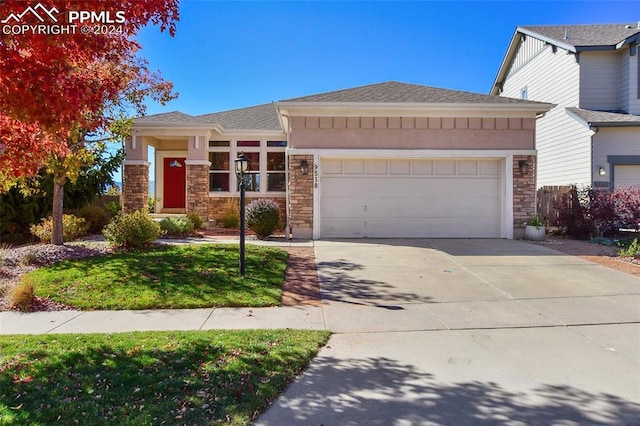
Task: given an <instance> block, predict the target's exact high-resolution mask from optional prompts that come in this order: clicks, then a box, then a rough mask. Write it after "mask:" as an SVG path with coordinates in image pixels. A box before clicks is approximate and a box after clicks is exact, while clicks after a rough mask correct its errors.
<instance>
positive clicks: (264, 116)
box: [196, 104, 282, 131]
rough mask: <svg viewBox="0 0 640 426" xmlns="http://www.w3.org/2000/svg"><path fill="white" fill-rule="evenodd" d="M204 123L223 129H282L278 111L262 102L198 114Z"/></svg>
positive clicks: (271, 105)
mask: <svg viewBox="0 0 640 426" xmlns="http://www.w3.org/2000/svg"><path fill="white" fill-rule="evenodd" d="M196 118H198V119H199V120H203V121H204V122H205V123H215V124H219V125H221V126H222V127H223V128H225V129H238V130H240V129H241V130H277V131H282V127H281V126H280V120H279V119H278V112H277V111H276V107H275V106H274V105H273V104H263V105H257V106H252V107H248V108H241V109H234V110H231V111H221V112H214V113H212V114H205V115H199V116H198V117H196Z"/></svg>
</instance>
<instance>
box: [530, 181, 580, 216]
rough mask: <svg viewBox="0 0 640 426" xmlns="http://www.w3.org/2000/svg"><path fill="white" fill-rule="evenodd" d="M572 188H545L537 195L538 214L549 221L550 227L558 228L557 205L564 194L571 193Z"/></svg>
mask: <svg viewBox="0 0 640 426" xmlns="http://www.w3.org/2000/svg"><path fill="white" fill-rule="evenodd" d="M571 188H572V187H571V186H568V185H565V186H543V187H541V188H540V189H538V193H537V197H536V199H537V212H538V215H539V216H542V217H544V218H546V219H547V221H548V225H549V226H558V216H559V214H558V209H557V208H556V206H557V203H558V202H559V201H560V199H561V198H562V195H563V194H567V193H569V192H570V191H571Z"/></svg>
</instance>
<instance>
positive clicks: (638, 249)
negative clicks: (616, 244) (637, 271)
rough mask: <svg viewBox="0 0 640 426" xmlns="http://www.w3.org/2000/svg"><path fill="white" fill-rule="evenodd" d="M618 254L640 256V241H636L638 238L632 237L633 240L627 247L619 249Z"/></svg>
mask: <svg viewBox="0 0 640 426" xmlns="http://www.w3.org/2000/svg"><path fill="white" fill-rule="evenodd" d="M619 254H620V256H625V257H636V256H640V243H638V239H637V238H634V239H633V242H632V243H631V244H629V247H627V248H626V249H625V248H623V249H621V250H620V253H619Z"/></svg>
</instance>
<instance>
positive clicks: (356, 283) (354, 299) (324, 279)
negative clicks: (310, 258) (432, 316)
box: [317, 259, 431, 309]
mask: <svg viewBox="0 0 640 426" xmlns="http://www.w3.org/2000/svg"><path fill="white" fill-rule="evenodd" d="M317 265H318V271H319V276H320V283H321V294H322V299H323V300H330V301H339V302H347V303H351V304H356V305H367V306H379V307H382V308H387V309H396V308H397V309H402V308H401V307H396V306H395V305H387V304H385V303H384V302H394V303H403V302H404V303H426V302H429V301H430V300H431V298H430V297H425V296H421V295H419V294H417V293H412V292H403V291H399V289H398V286H397V285H392V284H389V283H387V282H384V281H378V280H372V279H369V278H363V277H360V276H358V275H359V274H358V273H357V272H359V271H364V270H365V267H364V265H361V264H358V263H355V262H349V261H347V260H344V259H338V260H335V261H328V262H318V264H317ZM380 302H383V303H380Z"/></svg>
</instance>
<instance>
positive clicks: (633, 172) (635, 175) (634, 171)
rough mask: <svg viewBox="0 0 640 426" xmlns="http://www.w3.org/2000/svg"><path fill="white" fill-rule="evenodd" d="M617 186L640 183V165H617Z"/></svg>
mask: <svg viewBox="0 0 640 426" xmlns="http://www.w3.org/2000/svg"><path fill="white" fill-rule="evenodd" d="M614 170H615V172H614V173H615V175H614V176H615V177H614V179H615V182H614V183H615V187H616V188H620V187H624V186H635V185H640V165H616V166H615V169H614Z"/></svg>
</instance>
